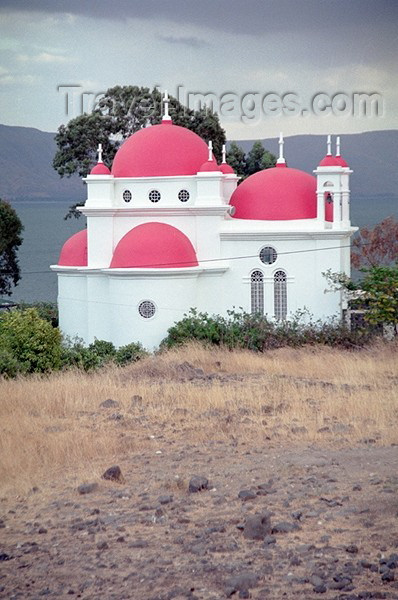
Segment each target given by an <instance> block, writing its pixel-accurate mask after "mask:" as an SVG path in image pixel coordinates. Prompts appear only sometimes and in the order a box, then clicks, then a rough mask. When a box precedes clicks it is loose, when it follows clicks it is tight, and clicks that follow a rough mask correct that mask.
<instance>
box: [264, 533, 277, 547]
mask: <svg viewBox="0 0 398 600" xmlns="http://www.w3.org/2000/svg"><path fill="white" fill-rule="evenodd" d="M271 544H276V537H275V536H274V535H266V536H265V538H264V545H265V546H270V545H271Z"/></svg>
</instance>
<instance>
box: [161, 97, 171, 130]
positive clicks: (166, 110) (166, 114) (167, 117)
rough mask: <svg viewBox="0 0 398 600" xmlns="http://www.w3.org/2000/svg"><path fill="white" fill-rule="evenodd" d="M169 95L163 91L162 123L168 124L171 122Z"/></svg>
mask: <svg viewBox="0 0 398 600" xmlns="http://www.w3.org/2000/svg"><path fill="white" fill-rule="evenodd" d="M169 102H170V101H169V95H168V93H167V90H165V91H164V96H163V106H164V114H163V118H162V121H166V122H170V121H171V117H170V115H169Z"/></svg>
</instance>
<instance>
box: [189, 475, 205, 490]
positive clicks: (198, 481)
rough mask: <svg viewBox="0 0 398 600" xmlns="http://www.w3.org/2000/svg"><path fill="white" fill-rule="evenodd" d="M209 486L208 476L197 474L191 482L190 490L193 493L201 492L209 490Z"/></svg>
mask: <svg viewBox="0 0 398 600" xmlns="http://www.w3.org/2000/svg"><path fill="white" fill-rule="evenodd" d="M208 488H209V480H208V479H207V478H206V477H202V476H200V475H195V476H194V477H192V478H191V480H190V482H189V487H188V491H189V492H190V493H191V494H195V493H196V492H201V491H203V490H207V489H208Z"/></svg>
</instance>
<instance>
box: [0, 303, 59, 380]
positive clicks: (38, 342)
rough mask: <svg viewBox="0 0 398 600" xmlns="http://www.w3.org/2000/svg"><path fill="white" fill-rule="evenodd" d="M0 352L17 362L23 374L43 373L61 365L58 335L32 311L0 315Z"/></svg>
mask: <svg viewBox="0 0 398 600" xmlns="http://www.w3.org/2000/svg"><path fill="white" fill-rule="evenodd" d="M0 349H1V350H2V352H5V353H8V354H9V355H10V356H11V357H13V359H14V360H15V361H17V363H19V370H20V371H21V372H23V373H45V372H49V371H53V370H55V369H58V368H59V367H60V365H61V334H60V332H59V330H58V329H55V328H54V327H52V326H51V324H50V323H49V322H48V321H45V320H44V319H42V318H40V316H39V314H38V312H37V310H36V309H35V308H28V309H24V310H12V311H9V312H7V313H6V314H3V315H1V317H0Z"/></svg>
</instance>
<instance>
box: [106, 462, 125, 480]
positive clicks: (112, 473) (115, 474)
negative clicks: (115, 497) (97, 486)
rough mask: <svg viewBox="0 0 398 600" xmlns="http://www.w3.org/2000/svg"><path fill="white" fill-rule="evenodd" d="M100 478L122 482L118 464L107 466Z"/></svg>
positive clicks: (122, 478)
mask: <svg viewBox="0 0 398 600" xmlns="http://www.w3.org/2000/svg"><path fill="white" fill-rule="evenodd" d="M102 479H107V480H108V481H116V482H117V483H124V477H123V475H122V471H121V469H120V467H119V466H118V465H113V466H112V467H109V469H107V470H106V471H105V473H103V474H102Z"/></svg>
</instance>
